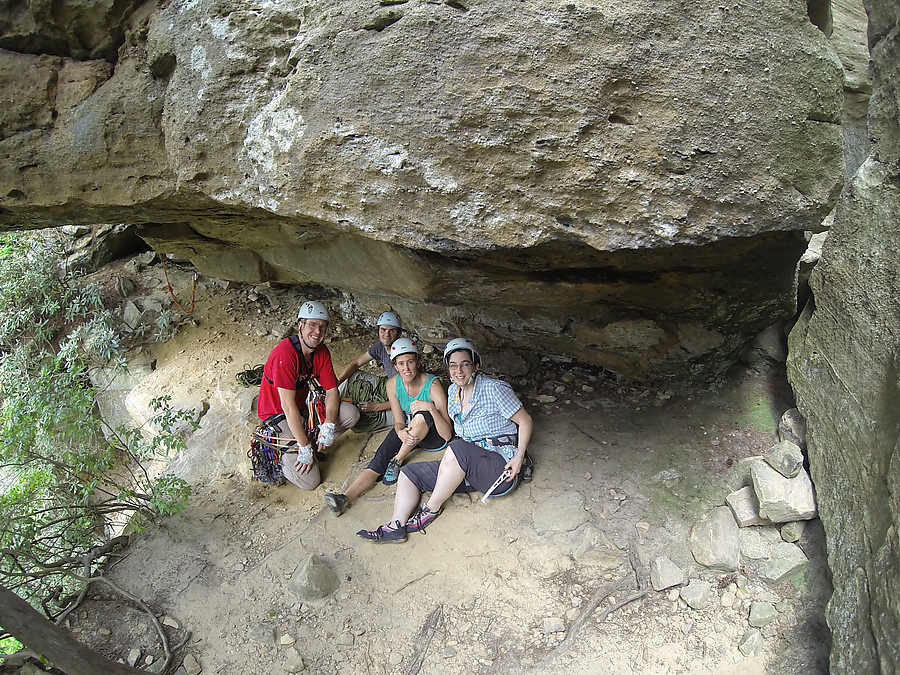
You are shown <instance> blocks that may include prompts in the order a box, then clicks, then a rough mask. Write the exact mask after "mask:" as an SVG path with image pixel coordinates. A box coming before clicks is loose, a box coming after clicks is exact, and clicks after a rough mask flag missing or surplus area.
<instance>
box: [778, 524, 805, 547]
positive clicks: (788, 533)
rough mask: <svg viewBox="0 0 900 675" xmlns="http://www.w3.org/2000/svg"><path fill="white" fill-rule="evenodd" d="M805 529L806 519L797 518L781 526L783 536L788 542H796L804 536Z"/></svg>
mask: <svg viewBox="0 0 900 675" xmlns="http://www.w3.org/2000/svg"><path fill="white" fill-rule="evenodd" d="M805 529H806V521H805V520H795V521H793V522H791V523H785V524H784V525H782V527H781V538H782V539H784V540H785V541H786V542H789V543H791V544H793V543H794V542H797V541H800V537H802V536H803V530H805Z"/></svg>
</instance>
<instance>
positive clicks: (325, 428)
mask: <svg viewBox="0 0 900 675" xmlns="http://www.w3.org/2000/svg"><path fill="white" fill-rule="evenodd" d="M332 443H334V422H322V424H320V425H319V447H320V448H327V447H329V446H330V445H331V444H332Z"/></svg>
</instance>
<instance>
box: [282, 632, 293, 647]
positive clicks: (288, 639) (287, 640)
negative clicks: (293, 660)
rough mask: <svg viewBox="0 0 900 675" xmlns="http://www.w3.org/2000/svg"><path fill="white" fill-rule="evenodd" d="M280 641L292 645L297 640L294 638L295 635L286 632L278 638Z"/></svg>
mask: <svg viewBox="0 0 900 675" xmlns="http://www.w3.org/2000/svg"><path fill="white" fill-rule="evenodd" d="M278 642H279V643H280V644H283V645H292V644H294V643H295V642H296V640H295V639H294V638H293V636H291V635H288V634H287V633H285V634H284V635H282V636H281V639H280V640H278Z"/></svg>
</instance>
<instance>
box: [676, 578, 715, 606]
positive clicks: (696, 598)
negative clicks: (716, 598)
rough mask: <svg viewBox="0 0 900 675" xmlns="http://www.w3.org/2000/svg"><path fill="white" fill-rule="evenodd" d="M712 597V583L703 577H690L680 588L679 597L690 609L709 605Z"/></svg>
mask: <svg viewBox="0 0 900 675" xmlns="http://www.w3.org/2000/svg"><path fill="white" fill-rule="evenodd" d="M711 597H712V584H710V583H709V582H708V581H704V580H703V579H691V580H690V581H689V582H688V585H687V586H685V587H684V588H682V589H681V599H682V600H684V601H685V602H686V603H687V604H688V606H689V607H690V608H691V609H703V608H704V607H706V606H707V605H709V601H710V599H711Z"/></svg>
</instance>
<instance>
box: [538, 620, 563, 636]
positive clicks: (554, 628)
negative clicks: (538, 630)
mask: <svg viewBox="0 0 900 675" xmlns="http://www.w3.org/2000/svg"><path fill="white" fill-rule="evenodd" d="M565 630H566V622H565V621H563V620H562V618H560V617H558V616H548V617H547V618H546V619H544V627H543V632H544V635H552V634H553V633H562V632H564V631H565Z"/></svg>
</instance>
